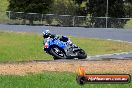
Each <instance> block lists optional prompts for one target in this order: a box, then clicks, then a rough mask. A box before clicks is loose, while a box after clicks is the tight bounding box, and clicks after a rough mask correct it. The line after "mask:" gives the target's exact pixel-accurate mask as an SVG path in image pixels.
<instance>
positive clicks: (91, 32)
mask: <svg viewBox="0 0 132 88" xmlns="http://www.w3.org/2000/svg"><path fill="white" fill-rule="evenodd" d="M46 29H49V30H50V31H51V32H52V33H54V34H61V35H70V36H82V37H89V38H99V39H107V40H113V41H120V42H128V43H132V29H117V28H82V27H53V26H29V25H4V24H0V31H13V32H36V33H39V34H41V33H42V32H43V31H44V30H46ZM102 58H103V59H108V58H110V59H112V58H116V59H132V52H131V51H130V52H123V53H114V54H106V55H96V56H89V57H88V59H89V60H94V59H95V60H97V59H102Z"/></svg>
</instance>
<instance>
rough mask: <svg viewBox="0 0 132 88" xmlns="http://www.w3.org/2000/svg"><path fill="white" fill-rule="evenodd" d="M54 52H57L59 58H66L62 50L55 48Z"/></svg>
mask: <svg viewBox="0 0 132 88" xmlns="http://www.w3.org/2000/svg"><path fill="white" fill-rule="evenodd" d="M53 50H54V52H55V53H56V54H57V55H59V56H61V57H64V53H63V52H62V51H61V50H60V49H58V48H57V47H55V48H53Z"/></svg>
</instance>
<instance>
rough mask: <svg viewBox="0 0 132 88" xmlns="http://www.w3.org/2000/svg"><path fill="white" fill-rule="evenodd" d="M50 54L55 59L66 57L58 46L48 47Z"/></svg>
mask: <svg viewBox="0 0 132 88" xmlns="http://www.w3.org/2000/svg"><path fill="white" fill-rule="evenodd" d="M50 53H51V55H52V56H53V57H54V60H57V59H66V55H65V53H64V51H63V50H61V49H60V48H58V47H57V46H54V47H51V49H50Z"/></svg>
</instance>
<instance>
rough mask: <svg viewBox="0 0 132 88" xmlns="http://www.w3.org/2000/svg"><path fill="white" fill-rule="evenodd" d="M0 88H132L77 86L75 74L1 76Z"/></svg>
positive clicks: (124, 87) (128, 87) (125, 86)
mask: <svg viewBox="0 0 132 88" xmlns="http://www.w3.org/2000/svg"><path fill="white" fill-rule="evenodd" d="M0 88H132V83H129V84H85V85H83V86H81V85H79V84H77V82H76V74H75V73H69V72H44V73H42V74H29V75H25V76H16V75H14V76H13V75H5V76H4V75H1V76H0Z"/></svg>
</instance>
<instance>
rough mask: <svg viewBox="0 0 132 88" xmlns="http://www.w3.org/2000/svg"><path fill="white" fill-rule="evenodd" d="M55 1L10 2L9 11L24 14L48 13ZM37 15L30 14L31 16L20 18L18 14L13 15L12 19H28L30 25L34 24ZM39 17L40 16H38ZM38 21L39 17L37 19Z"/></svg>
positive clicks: (17, 0)
mask: <svg viewBox="0 0 132 88" xmlns="http://www.w3.org/2000/svg"><path fill="white" fill-rule="evenodd" d="M52 3H53V0H9V6H8V10H9V11H13V12H24V13H44V14H45V13H48V11H50V9H51V6H52ZM34 15H35V14H30V16H26V15H23V16H19V15H17V14H16V13H12V15H11V17H10V18H12V19H14V18H16V16H17V18H22V19H28V20H29V21H30V24H33V19H32V17H33V16H34ZM38 16H39V15H38ZM35 19H37V17H35Z"/></svg>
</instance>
